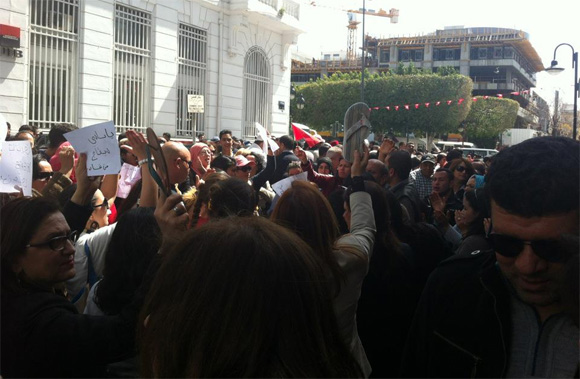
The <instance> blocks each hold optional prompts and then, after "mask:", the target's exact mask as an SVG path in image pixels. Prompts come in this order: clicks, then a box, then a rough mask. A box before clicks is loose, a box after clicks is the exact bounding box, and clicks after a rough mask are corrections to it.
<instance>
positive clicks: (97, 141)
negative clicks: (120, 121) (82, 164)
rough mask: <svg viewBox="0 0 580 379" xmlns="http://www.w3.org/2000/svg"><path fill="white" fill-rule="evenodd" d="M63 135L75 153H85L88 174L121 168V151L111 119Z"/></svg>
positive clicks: (98, 173) (104, 173) (104, 172)
mask: <svg viewBox="0 0 580 379" xmlns="http://www.w3.org/2000/svg"><path fill="white" fill-rule="evenodd" d="M64 136H65V138H66V139H67V140H68V141H69V142H70V144H71V145H72V146H73V147H74V149H75V151H76V152H77V153H79V154H80V153H86V154H87V174H88V175H89V176H98V175H107V174H118V173H119V171H120V170H121V151H120V149H119V144H118V142H117V136H116V134H115V125H114V124H113V121H107V122H103V123H100V124H95V125H91V126H87V127H85V128H80V129H77V130H73V131H72V132H69V133H66V134H65V135H64Z"/></svg>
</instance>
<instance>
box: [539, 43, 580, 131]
mask: <svg viewBox="0 0 580 379" xmlns="http://www.w3.org/2000/svg"><path fill="white" fill-rule="evenodd" d="M562 45H566V46H569V47H570V48H571V49H572V68H573V69H574V115H573V122H572V138H573V139H576V133H577V129H576V128H577V123H578V97H579V96H580V94H578V89H579V88H580V83H579V82H578V52H577V51H574V47H572V45H570V44H569V43H561V44H559V45H558V46H556V48H555V49H554V59H553V60H552V64H551V65H550V67H548V68H547V69H546V71H547V72H548V73H550V74H559V73H560V72H562V71H564V68H563V67H556V66H558V61H557V60H556V51H557V50H558V48H559V47H560V46H562Z"/></svg>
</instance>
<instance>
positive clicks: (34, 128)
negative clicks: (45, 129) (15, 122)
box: [18, 125, 38, 134]
mask: <svg viewBox="0 0 580 379" xmlns="http://www.w3.org/2000/svg"><path fill="white" fill-rule="evenodd" d="M18 132H32V133H33V134H36V133H37V132H38V126H36V125H22V126H21V127H20V128H18Z"/></svg>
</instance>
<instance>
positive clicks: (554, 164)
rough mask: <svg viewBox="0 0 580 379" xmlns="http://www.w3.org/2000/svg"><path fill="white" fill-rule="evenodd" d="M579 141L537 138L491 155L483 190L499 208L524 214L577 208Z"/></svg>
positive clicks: (562, 138) (545, 213)
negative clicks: (491, 159)
mask: <svg viewBox="0 0 580 379" xmlns="http://www.w3.org/2000/svg"><path fill="white" fill-rule="evenodd" d="M579 160H580V143H579V142H578V141H574V140H572V139H570V138H565V137H537V138H531V139H529V140H526V141H524V142H521V143H518V144H517V145H514V146H512V147H509V148H507V149H504V150H502V151H500V152H499V153H498V154H496V155H494V157H493V163H492V165H491V167H490V169H489V172H488V174H487V176H486V179H485V180H486V186H485V187H486V190H488V193H489V195H490V196H491V199H492V200H493V201H494V202H495V203H496V204H497V205H499V206H500V207H502V208H503V209H505V210H506V211H508V212H509V213H513V214H516V215H519V216H523V217H534V216H539V217H541V216H545V215H554V214H558V213H568V212H570V211H578V202H579V197H580V194H579V183H580V177H579V176H580V174H579V173H580V162H579Z"/></svg>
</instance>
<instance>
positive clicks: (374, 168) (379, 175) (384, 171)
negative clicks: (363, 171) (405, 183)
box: [367, 159, 389, 187]
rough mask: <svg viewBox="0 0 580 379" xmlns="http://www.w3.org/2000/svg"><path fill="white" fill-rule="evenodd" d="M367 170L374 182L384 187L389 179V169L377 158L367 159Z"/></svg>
mask: <svg viewBox="0 0 580 379" xmlns="http://www.w3.org/2000/svg"><path fill="white" fill-rule="evenodd" d="M367 172H368V173H369V174H371V175H372V176H373V178H374V179H375V182H377V183H378V184H380V186H381V187H384V186H385V185H386V184H387V182H388V181H389V169H388V168H387V166H385V164H384V163H383V162H381V161H379V160H378V159H369V163H368V164H367Z"/></svg>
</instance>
